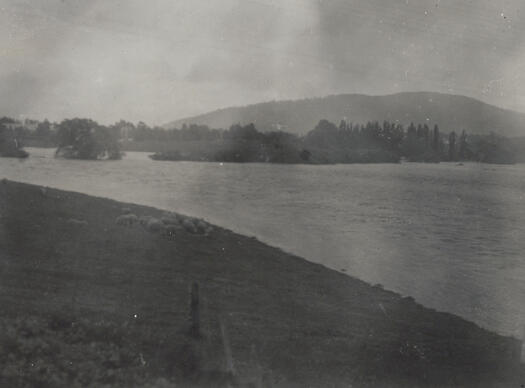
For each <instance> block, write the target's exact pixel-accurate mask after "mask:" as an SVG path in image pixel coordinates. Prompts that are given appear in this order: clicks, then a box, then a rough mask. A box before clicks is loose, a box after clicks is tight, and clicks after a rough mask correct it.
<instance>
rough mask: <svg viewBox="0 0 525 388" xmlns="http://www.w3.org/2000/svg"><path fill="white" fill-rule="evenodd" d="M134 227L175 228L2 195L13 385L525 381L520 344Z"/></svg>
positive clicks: (90, 204) (304, 268)
mask: <svg viewBox="0 0 525 388" xmlns="http://www.w3.org/2000/svg"><path fill="white" fill-rule="evenodd" d="M123 214H133V215H135V216H136V217H137V219H138V218H140V217H142V219H145V218H144V217H153V218H156V219H162V218H174V216H173V215H170V214H168V213H167V212H165V211H161V210H158V209H154V208H149V207H145V206H138V205H132V204H123V203H119V202H116V201H112V200H108V199H102V198H95V197H90V196H87V195H83V194H78V193H71V192H65V191H60V190H55V189H49V188H42V187H39V186H33V185H26V184H20V183H15V182H11V181H3V182H2V183H0V216H1V218H0V245H1V246H3V247H4V249H2V250H1V251H0V263H1V264H2V267H1V272H0V277H1V278H0V280H1V282H0V285H1V286H0V306H1V307H2V311H3V316H2V318H1V320H0V325H1V326H2V329H3V330H2V334H1V335H0V340H1V341H2V345H3V346H2V347H1V350H0V352H1V353H0V365H2V368H4V369H3V371H2V373H0V375H1V376H2V378H4V379H7V380H5V381H4V385H5V384H6V383H9V385H10V386H15V385H17V384H16V383H17V382H20V381H22V382H25V383H28V384H33V385H34V383H35V382H40V383H41V384H42V386H46V384H47V386H60V385H61V384H62V385H64V386H74V383H75V382H76V383H78V384H80V385H88V384H94V385H97V386H100V385H103V384H108V385H110V386H133V385H134V384H136V385H146V384H153V386H169V382H173V383H178V384H179V385H180V384H190V385H192V384H193V385H204V384H206V383H209V384H210V385H211V386H220V384H219V383H218V382H217V381H218V380H222V382H223V383H224V384H226V383H227V382H228V380H230V377H229V372H231V373H232V374H233V375H234V376H235V379H236V381H237V382H239V384H240V383H253V384H255V386H257V384H259V385H262V386H282V387H289V386H297V387H299V386H306V385H308V386H314V387H317V386H318V387H324V386H348V385H349V384H353V385H354V386H394V387H397V386H399V387H402V386H403V387H404V386H475V387H478V386H501V387H503V386H510V384H516V385H517V386H519V384H518V383H523V381H522V380H520V379H521V378H522V377H523V376H522V374H521V373H522V372H521V368H520V366H519V365H518V360H519V350H520V349H519V345H520V344H519V343H518V341H516V340H513V339H511V338H506V337H502V336H499V335H496V334H493V333H490V332H488V331H486V330H483V329H481V328H479V327H477V326H476V325H474V324H472V323H469V322H467V321H465V320H463V319H461V318H458V317H456V316H453V315H451V314H446V313H439V312H436V311H433V310H430V309H427V308H424V307H422V306H420V305H418V304H417V303H415V302H414V301H413V300H412V299H411V298H402V297H401V296H399V295H397V294H394V293H392V292H389V291H385V290H382V289H381V288H379V287H372V286H370V285H368V284H366V283H364V282H361V281H359V280H356V279H353V278H351V277H348V276H346V275H344V274H341V273H338V272H336V271H333V270H329V269H327V268H325V267H323V266H321V265H318V264H314V263H310V262H308V261H305V260H303V259H301V258H298V257H295V256H292V255H289V254H287V253H284V252H282V251H281V250H279V249H276V248H272V247H269V246H267V245H264V244H262V243H260V242H259V241H257V240H255V239H253V238H249V237H245V236H241V235H238V234H235V233H233V232H230V231H228V230H225V229H222V228H218V227H213V228H212V229H211V230H209V231H206V230H205V229H206V228H202V229H203V232H202V233H201V232H200V231H199V230H197V229H195V230H193V229H192V228H191V227H178V228H173V229H171V232H169V231H168V230H167V228H164V227H153V226H152V225H153V224H151V226H149V227H143V226H142V225H140V223H138V222H136V223H134V222H130V223H126V222H122V220H123V218H119V217H121V216H122V215H123ZM175 218H176V217H175ZM117 220H120V221H119V222H116V221H117ZM150 220H151V219H150ZM146 225H147V224H146ZM194 282H197V283H198V284H199V286H200V312H201V337H200V338H199V339H192V338H191V337H190V336H188V335H187V331H188V317H189V289H190V287H191V285H192V284H193V283H194ZM221 326H222V330H221ZM225 343H226V345H225ZM230 354H231V357H230ZM9 379H10V380H9ZM155 384H156V385H155ZM498 384H499V385H498ZM18 385H19V384H18ZM150 386H151V385H150Z"/></svg>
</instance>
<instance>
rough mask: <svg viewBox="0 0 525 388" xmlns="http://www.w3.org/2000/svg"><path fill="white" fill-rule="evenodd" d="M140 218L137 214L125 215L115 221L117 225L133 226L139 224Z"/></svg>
mask: <svg viewBox="0 0 525 388" xmlns="http://www.w3.org/2000/svg"><path fill="white" fill-rule="evenodd" d="M138 220H139V219H138V218H137V216H136V215H135V214H123V215H120V216H118V217H117V219H116V220H115V222H116V224H117V225H125V226H131V225H133V224H135V223H137V222H138Z"/></svg>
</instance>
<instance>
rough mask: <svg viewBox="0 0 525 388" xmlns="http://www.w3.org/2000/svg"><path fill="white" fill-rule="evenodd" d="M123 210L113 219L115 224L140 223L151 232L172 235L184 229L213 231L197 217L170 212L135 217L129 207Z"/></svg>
mask: <svg viewBox="0 0 525 388" xmlns="http://www.w3.org/2000/svg"><path fill="white" fill-rule="evenodd" d="M123 212H124V214H122V215H120V216H118V217H117V218H116V220H115V222H116V224H117V225H121V226H134V225H140V226H142V227H143V228H144V229H146V230H148V231H150V232H152V233H159V234H166V235H168V236H173V235H175V234H176V233H178V232H180V231H183V230H185V231H186V232H189V233H193V234H200V235H204V236H208V235H210V233H211V232H212V231H213V227H212V226H211V225H210V224H208V223H207V222H205V221H203V220H200V219H197V218H192V217H187V216H182V215H178V214H172V213H170V214H167V215H165V216H164V217H161V218H160V219H159V218H156V217H152V216H140V217H137V216H136V215H135V214H133V213H131V211H130V210H129V209H123Z"/></svg>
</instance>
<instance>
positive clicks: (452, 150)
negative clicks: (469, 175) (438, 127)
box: [448, 131, 456, 160]
mask: <svg viewBox="0 0 525 388" xmlns="http://www.w3.org/2000/svg"><path fill="white" fill-rule="evenodd" d="M448 159H449V160H455V159H456V132H454V131H452V132H450V134H449V135H448Z"/></svg>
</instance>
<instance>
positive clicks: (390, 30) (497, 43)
mask: <svg viewBox="0 0 525 388" xmlns="http://www.w3.org/2000/svg"><path fill="white" fill-rule="evenodd" d="M520 3H523V0H213V1H210V0H149V1H144V0H121V1H119V0H39V1H30V0H0V116H3V115H8V116H12V117H15V118H35V119H40V120H41V119H44V118H48V119H49V120H52V121H60V120H62V119H64V118H72V117H89V118H92V119H95V120H97V121H99V122H100V123H103V124H110V123H113V122H115V121H118V120H120V119H125V120H129V121H133V122H137V121H145V122H147V123H148V124H150V125H161V124H164V123H166V122H169V121H172V120H175V119H180V118H184V117H188V116H192V115H195V114H200V113H205V112H207V111H210V110H215V109H218V108H223V107H228V106H233V105H234V106H238V105H247V104H252V103H257V102H262V101H270V100H281V99H297V98H308V97H318V96H325V95H329V94H339V93H363V94H373V95H377V94H391V93H397V92H402V91H436V92H443V93H452V94H462V95H466V96H470V97H474V98H478V99H481V100H483V101H485V102H488V103H492V104H495V105H498V106H501V107H505V108H509V109H515V110H520V111H524V112H525V18H524V17H522V16H523V15H522V12H525V10H524V9H522V6H521V4H520ZM523 4H524V5H525V3H523Z"/></svg>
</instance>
